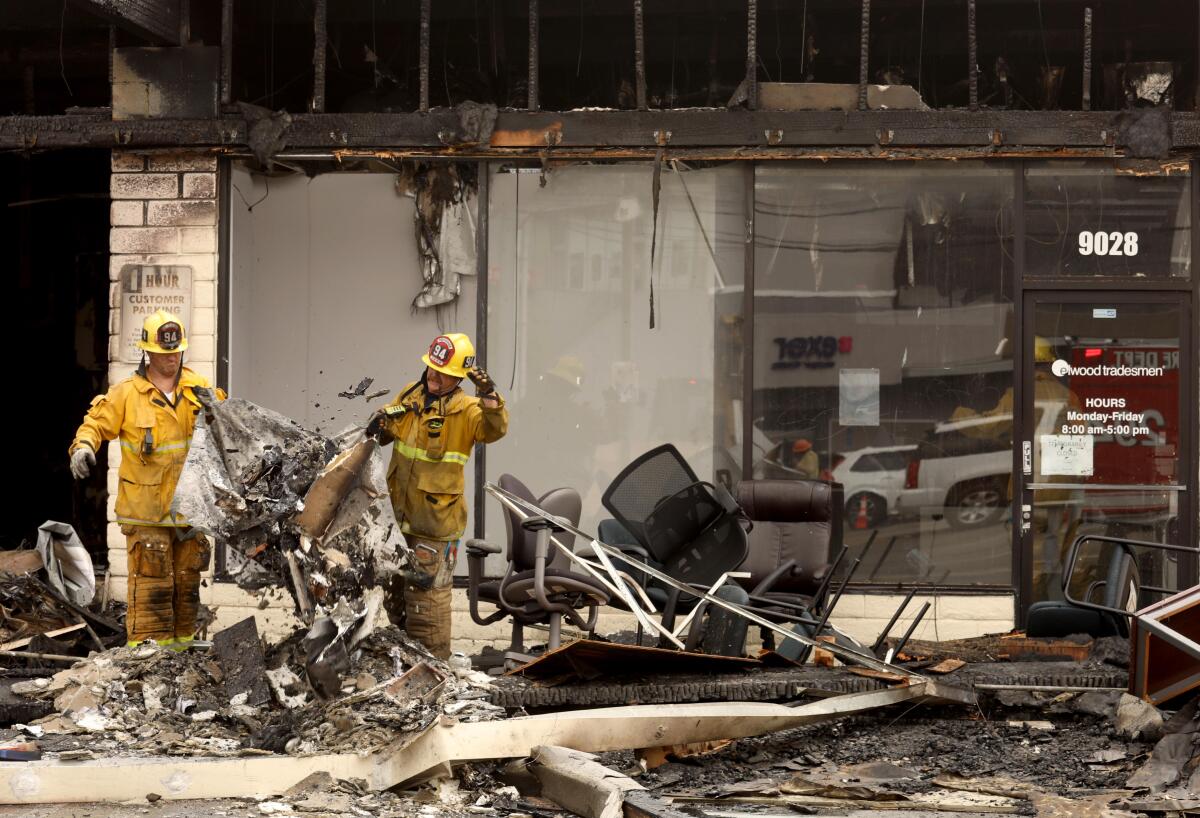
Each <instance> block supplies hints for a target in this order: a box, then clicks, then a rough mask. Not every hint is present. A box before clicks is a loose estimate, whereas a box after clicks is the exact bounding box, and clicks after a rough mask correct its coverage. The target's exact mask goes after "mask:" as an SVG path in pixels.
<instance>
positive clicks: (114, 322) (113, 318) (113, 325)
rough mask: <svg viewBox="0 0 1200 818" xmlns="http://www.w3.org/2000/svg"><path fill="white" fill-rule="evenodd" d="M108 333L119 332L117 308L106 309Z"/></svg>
mask: <svg viewBox="0 0 1200 818" xmlns="http://www.w3.org/2000/svg"><path fill="white" fill-rule="evenodd" d="M108 334H109V335H120V334H121V313H120V312H119V311H117V310H109V311H108Z"/></svg>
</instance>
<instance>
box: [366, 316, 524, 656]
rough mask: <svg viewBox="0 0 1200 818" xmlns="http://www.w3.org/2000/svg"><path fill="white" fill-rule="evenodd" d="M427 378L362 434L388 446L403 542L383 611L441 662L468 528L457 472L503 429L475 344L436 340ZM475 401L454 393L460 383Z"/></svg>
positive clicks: (450, 337) (500, 408) (503, 414)
mask: <svg viewBox="0 0 1200 818" xmlns="http://www.w3.org/2000/svg"><path fill="white" fill-rule="evenodd" d="M421 362H422V363H423V364H425V372H424V374H423V375H422V376H421V379H420V380H419V381H416V382H415V383H411V384H409V385H408V386H406V387H405V388H404V389H403V390H402V391H401V392H400V394H398V395H397V396H396V398H395V399H394V400H393V401H392V402H391V403H389V404H388V405H387V406H385V407H383V408H382V409H380V410H379V411H377V412H376V413H375V414H374V415H372V416H371V419H370V421H369V422H368V424H367V434H368V435H373V436H375V437H376V438H377V439H378V440H379V442H380V443H381V444H382V445H388V444H391V446H392V461H391V466H390V467H389V469H388V488H389V490H390V492H391V497H392V507H393V508H394V509H395V511H396V519H397V520H399V521H400V527H401V530H402V531H403V533H404V537H405V540H406V541H407V542H408V546H409V550H410V556H409V563H408V565H407V567H406V569H405V571H404V575H403V603H402V604H401V603H400V600H399V599H398V597H399V590H400V589H399V588H397V587H396V586H397V585H398V584H399V583H398V582H397V581H393V582H391V583H389V594H388V597H389V599H388V603H387V608H388V613H389V614H390V615H391V616H392V617H393V618H398V617H400V616H401V614H400V611H401V610H402V611H403V615H402V618H403V621H404V628H405V630H407V631H408V633H409V634H410V635H411V636H413V637H414V638H415V639H417V640H418V641H420V642H421V644H423V645H425V647H427V648H428V649H429V650H430V652H431V653H433V654H434V655H435V656H438V657H440V658H442V659H445V658H447V657H449V655H450V594H451V581H452V579H453V576H454V565H455V563H456V562H457V560H458V544H459V541H460V539H461V538H462V535H463V532H464V530H465V529H466V527H467V501H466V498H465V497H464V496H463V480H464V475H463V471H464V468H465V467H466V465H467V460H468V459H469V458H470V456H471V450H472V449H473V448H474V446H475V444H476V443H495V442H496V441H497V440H499V439H500V438H502V437H504V433H505V432H507V431H508V410H507V409H505V408H504V400H503V399H502V398H501V397H500V396H499V395H498V394H497V393H496V384H495V383H494V382H493V381H492V379H491V378H490V377H489V376H488V374H487V373H486V372H484V371H483V370H482V369H481V368H479V367H478V366H476V365H475V346H474V345H473V344H472V343H471V339H470V338H468V337H467V336H466V335H464V334H463V333H461V332H453V333H449V334H447V335H439V336H438V337H437V338H435V339H433V343H432V344H430V345H429V351H428V352H426V353H425V354H424V355H423V356H421ZM464 377H465V378H469V379H470V380H471V382H472V383H473V384H475V390H476V396H475V397H469V396H468V395H466V394H465V393H464V392H463V391H462V389H461V388H460V384H461V382H462V379H463V378H464Z"/></svg>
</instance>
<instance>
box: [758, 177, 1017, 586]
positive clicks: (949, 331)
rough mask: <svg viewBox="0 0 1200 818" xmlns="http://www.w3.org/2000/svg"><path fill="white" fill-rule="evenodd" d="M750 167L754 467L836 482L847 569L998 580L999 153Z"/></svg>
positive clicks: (1004, 470) (1006, 565)
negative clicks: (994, 157)
mask: <svg viewBox="0 0 1200 818" xmlns="http://www.w3.org/2000/svg"><path fill="white" fill-rule="evenodd" d="M755 179H756V181H755V200H756V201H755V230H756V243H755V302H754V304H755V350H754V419H755V420H754V429H753V434H754V440H755V452H754V457H755V460H754V464H753V473H754V476H755V477H768V478H784V479H788V478H819V477H823V478H825V479H832V480H836V481H838V482H840V483H842V484H843V485H844V486H845V493H846V538H845V539H846V543H847V544H848V545H850V546H851V548H852V554H854V553H856V552H860V551H861V550H862V548H863V546H864V545H865V544H866V542H867V540H868V539H869V538H870V537H871V536H872V532H873V531H876V530H878V531H879V535H878V536H877V538H876V540H877V541H876V543H875V545H874V546H873V547H872V549H871V552H870V553H869V554H867V556H866V558H865V560H864V562H863V566H862V568H861V569H860V572H859V573H858V574H857V575H856V577H855V579H856V580H862V581H866V580H872V581H876V582H896V581H902V582H914V581H921V582H940V583H953V584H987V585H1003V586H1007V585H1009V584H1010V582H1011V554H1012V536H1011V529H1010V522H1009V513H1008V509H1009V500H1010V497H1011V490H1012V489H1011V474H1012V429H1013V362H1012V355H1013V353H1014V351H1015V350H1016V348H1017V339H1016V337H1015V331H1014V328H1013V307H1012V292H1013V288H1012V280H1013V275H1014V272H1015V271H1014V266H1013V255H1012V232H1013V231H1012V203H1013V196H1014V187H1015V185H1014V181H1015V180H1014V173H1013V170H1012V169H1011V168H1010V167H1007V166H1003V165H1001V166H987V165H983V164H978V165H972V166H969V167H964V166H961V165H955V166H949V165H937V164H935V163H931V162H925V163H920V164H913V165H880V164H871V165H862V164H853V165H851V164H845V165H842V164H838V165H830V166H824V167H811V166H798V165H796V164H790V165H789V164H782V163H779V164H764V165H760V166H759V167H758V168H757V170H756V177H755Z"/></svg>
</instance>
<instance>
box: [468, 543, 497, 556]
mask: <svg viewBox="0 0 1200 818" xmlns="http://www.w3.org/2000/svg"><path fill="white" fill-rule="evenodd" d="M501 550H502V549H501V548H500V546H499V545H497V544H496V543H494V542H488V541H487V540H475V539H472V540H467V555H468V556H472V557H482V556H484V555H485V554H499V553H500V551H501Z"/></svg>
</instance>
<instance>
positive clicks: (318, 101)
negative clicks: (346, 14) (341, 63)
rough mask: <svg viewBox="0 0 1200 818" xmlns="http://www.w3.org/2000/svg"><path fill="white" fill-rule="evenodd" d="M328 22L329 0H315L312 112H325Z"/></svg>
mask: <svg viewBox="0 0 1200 818" xmlns="http://www.w3.org/2000/svg"><path fill="white" fill-rule="evenodd" d="M328 22H329V0H316V3H315V4H314V5H313V95H312V111H313V113H314V114H321V113H324V112H325V52H326V51H327V50H328V46H329V36H328V32H327V31H326V25H327V24H328Z"/></svg>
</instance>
